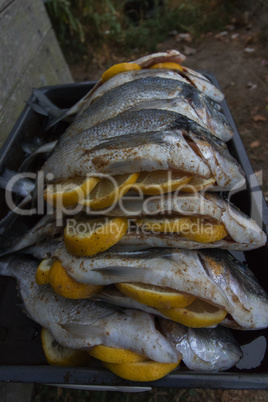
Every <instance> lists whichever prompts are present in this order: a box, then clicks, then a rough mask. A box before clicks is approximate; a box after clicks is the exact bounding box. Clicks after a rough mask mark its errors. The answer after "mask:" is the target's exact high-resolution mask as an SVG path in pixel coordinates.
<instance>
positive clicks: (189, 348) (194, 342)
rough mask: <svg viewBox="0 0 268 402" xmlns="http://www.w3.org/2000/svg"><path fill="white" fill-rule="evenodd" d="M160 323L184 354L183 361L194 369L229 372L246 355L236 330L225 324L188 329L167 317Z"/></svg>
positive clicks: (168, 337) (168, 336) (167, 335)
mask: <svg viewBox="0 0 268 402" xmlns="http://www.w3.org/2000/svg"><path fill="white" fill-rule="evenodd" d="M160 324H161V328H162V329H163V332H164V334H165V335H166V337H167V339H169V340H170V342H172V343H173V344H174V346H175V347H176V349H177V350H178V351H179V352H180V353H181V354H182V360H183V362H184V364H185V365H186V366H187V367H188V368H189V369H190V370H194V371H202V372H217V371H225V370H228V369H230V368H231V367H233V366H234V365H235V364H236V363H238V361H239V360H240V359H241V358H242V356H243V353H242V350H241V348H240V346H239V344H238V342H237V341H236V339H235V338H234V336H233V335H232V333H231V332H230V331H228V330H227V329H226V328H223V327H221V326H217V327H216V328H187V327H185V326H184V325H181V324H178V323H176V322H173V321H170V320H166V319H160Z"/></svg>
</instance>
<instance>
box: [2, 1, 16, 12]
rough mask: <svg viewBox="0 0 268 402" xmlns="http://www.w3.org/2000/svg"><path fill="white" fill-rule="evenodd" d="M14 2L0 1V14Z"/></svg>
mask: <svg viewBox="0 0 268 402" xmlns="http://www.w3.org/2000/svg"><path fill="white" fill-rule="evenodd" d="M13 1H15V0H0V13H1V12H2V11H3V10H4V9H5V8H6V7H8V6H9V5H10V4H11V3H13Z"/></svg>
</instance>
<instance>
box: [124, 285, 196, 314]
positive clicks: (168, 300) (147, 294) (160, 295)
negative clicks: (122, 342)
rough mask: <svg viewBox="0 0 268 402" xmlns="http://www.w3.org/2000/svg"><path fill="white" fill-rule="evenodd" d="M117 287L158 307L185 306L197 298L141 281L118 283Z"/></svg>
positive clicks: (140, 301)
mask: <svg viewBox="0 0 268 402" xmlns="http://www.w3.org/2000/svg"><path fill="white" fill-rule="evenodd" d="M116 287H117V288H118V289H119V290H120V291H121V292H122V293H124V294H125V295H127V296H129V297H131V298H132V299H134V300H136V301H138V302H139V303H142V304H146V305H147V306H151V307H156V308H176V307H185V306H188V305H189V304H191V303H192V302H193V301H194V299H195V296H192V295H186V294H183V293H180V292H178V291H176V290H174V289H171V288H167V287H161V286H154V285H150V284H145V283H139V282H137V283H117V284H116Z"/></svg>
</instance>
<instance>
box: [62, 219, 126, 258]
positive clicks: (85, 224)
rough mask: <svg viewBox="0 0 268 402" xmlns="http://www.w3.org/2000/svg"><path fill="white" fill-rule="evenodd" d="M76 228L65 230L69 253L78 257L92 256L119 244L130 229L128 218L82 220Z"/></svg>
mask: <svg viewBox="0 0 268 402" xmlns="http://www.w3.org/2000/svg"><path fill="white" fill-rule="evenodd" d="M76 223H77V224H76V226H75V227H72V228H70V227H69V225H68V224H67V226H66V227H65V229H64V243H65V247H66V249H67V251H69V253H71V254H72V255H76V256H91V255H94V254H97V253H100V252H102V251H105V250H107V249H108V248H110V247H112V246H113V245H114V244H116V243H117V242H119V240H120V239H122V237H123V236H124V235H125V233H126V232H127V229H128V219H127V218H123V217H122V218H96V219H80V220H77V221H76Z"/></svg>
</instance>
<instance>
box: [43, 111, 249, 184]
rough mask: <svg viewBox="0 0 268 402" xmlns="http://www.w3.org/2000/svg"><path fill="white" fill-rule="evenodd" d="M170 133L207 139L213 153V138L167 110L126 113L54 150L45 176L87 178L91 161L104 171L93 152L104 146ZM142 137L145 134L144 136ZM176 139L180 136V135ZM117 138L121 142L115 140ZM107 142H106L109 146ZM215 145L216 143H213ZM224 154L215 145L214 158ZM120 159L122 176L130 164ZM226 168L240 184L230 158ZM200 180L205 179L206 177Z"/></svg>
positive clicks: (191, 122)
mask: <svg viewBox="0 0 268 402" xmlns="http://www.w3.org/2000/svg"><path fill="white" fill-rule="evenodd" d="M151 129H152V130H151ZM170 129H172V131H173V132H174V133H175V134H176V133H179V131H180V132H183V133H187V132H192V133H193V134H195V135H197V134H198V135H199V136H201V137H202V138H203V137H204V136H205V135H206V136H207V138H209V139H210V143H209V144H208V146H209V150H210V153H212V151H213V140H212V139H211V137H212V135H211V134H210V133H209V132H208V131H206V130H205V129H204V128H202V127H201V126H200V125H198V124H197V123H195V122H193V121H192V120H190V119H188V118H187V117H186V116H183V115H179V114H177V113H174V112H170V111H166V110H137V111H134V112H125V113H123V114H120V115H118V116H116V117H114V118H113V119H110V120H106V121H104V122H102V123H100V124H98V125H96V126H94V127H92V128H90V129H88V130H85V131H84V132H83V133H81V134H78V135H77V136H76V137H74V138H70V139H69V140H68V141H66V142H63V144H59V145H58V146H57V149H55V151H54V153H53V154H52V155H51V156H50V157H49V158H48V160H47V161H46V163H45V164H44V166H43V171H44V174H45V175H46V176H47V174H48V173H52V174H53V177H54V180H55V181H56V180H60V179H65V178H68V177H72V176H74V175H86V174H87V173H88V172H89V171H90V167H91V166H92V161H93V162H94V160H95V163H96V162H98V161H99V162H100V161H101V160H102V161H103V162H104V163H102V164H99V165H101V167H102V169H105V168H106V164H105V162H106V159H105V158H104V159H103V158H96V159H94V157H95V153H93V152H96V150H98V149H102V148H103V150H102V152H105V146H107V147H108V146H109V147H112V146H114V147H115V148H118V144H120V142H121V140H122V139H124V141H125V140H128V138H127V137H126V136H129V143H133V141H134V142H135V140H136V138H135V137H137V145H138V144H139V142H138V141H140V140H142V142H143V143H144V141H145V138H146V133H147V135H148V141H150V133H153V132H154V131H156V132H162V131H170ZM107 133H109V134H107ZM196 133H197V134H196ZM204 133H205V134H204ZM136 134H137V136H136ZM142 134H144V136H143V135H142ZM160 135H161V134H160ZM178 135H180V136H181V134H178ZM122 136H124V137H122ZM117 137H121V138H120V139H119V138H118V139H117ZM106 141H108V143H107V142H106ZM204 141H205V139H204ZM218 141H220V140H218ZM153 142H155V141H153ZM125 143H126V141H125ZM215 144H217V143H216V142H215ZM134 145H135V144H134ZM144 145H145V144H144ZM178 146H179V143H178ZM221 150H222V151H221ZM188 151H189V148H188ZM133 152H135V150H133ZM224 152H225V153H226V152H227V151H224V147H223V146H221V147H219V146H218V145H217V147H216V145H215V152H214V153H215V154H217V157H218V158H220V157H221V158H222V159H223V160H224V158H225V155H224ZM93 155H94V156H93ZM92 157H93V159H92ZM120 157H122V154H119V155H118V159H120ZM115 158H116V155H115V156H114V159H113V160H114V161H115ZM215 158H216V156H215ZM123 159H124V162H125V163H123V166H120V168H121V170H120V169H119V168H118V167H117V172H116V174H124V173H126V172H127V173H128V170H127V168H128V165H129V161H128V160H126V157H125V156H124V155H123ZM204 159H205V160H204V162H205V163H206V164H207V163H208V162H209V159H208V158H207V159H206V158H205V157H204ZM225 165H226V166H227V168H228V173H229V171H230V172H231V173H233V177H232V183H237V182H239V183H240V182H241V180H242V179H241V172H240V170H239V168H238V166H237V163H235V162H234V161H233V160H232V157H231V156H229V159H228V161H226V163H225ZM203 166H204V165H203ZM132 169H133V167H132ZM160 169H161V168H160ZM163 169H165V167H163V168H162V170H163ZM235 169H236V170H235ZM152 170H153V169H152ZM104 171H105V172H106V173H111V171H110V170H109V171H108V168H106V170H104ZM132 171H133V170H131V171H130V172H132ZM136 171H137V170H136ZM96 172H97V173H103V170H100V166H99V167H98V169H95V173H96ZM92 173H93V172H92ZM200 176H201V175H200ZM203 177H208V176H207V174H206V175H204V176H203ZM227 184H228V185H229V186H230V179H228V181H227Z"/></svg>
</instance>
